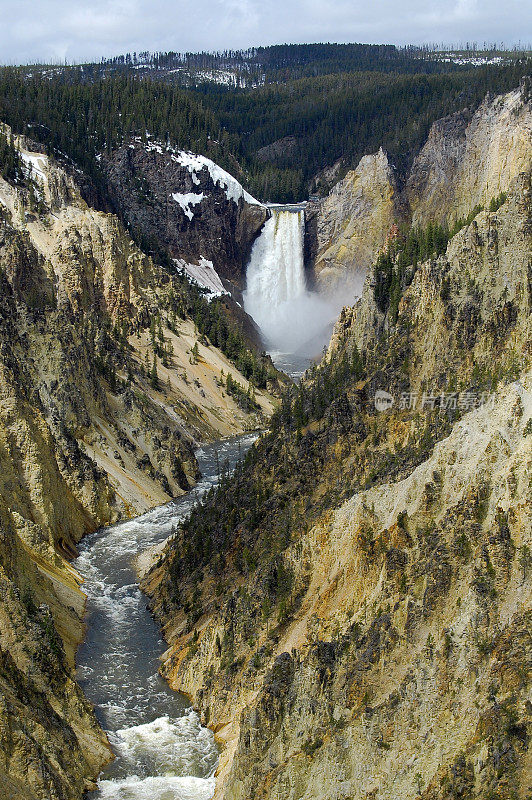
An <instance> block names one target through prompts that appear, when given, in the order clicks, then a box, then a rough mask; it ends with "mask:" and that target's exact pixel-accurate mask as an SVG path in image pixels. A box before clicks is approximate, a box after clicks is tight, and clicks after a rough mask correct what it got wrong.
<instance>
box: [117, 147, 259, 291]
mask: <svg viewBox="0 0 532 800" xmlns="http://www.w3.org/2000/svg"><path fill="white" fill-rule="evenodd" d="M181 155H182V154H180V152H179V151H174V150H173V149H167V148H165V147H162V146H161V145H157V144H154V145H143V144H142V143H140V142H135V143H133V144H130V145H128V146H123V147H121V148H119V149H118V150H117V151H115V152H114V153H113V154H112V155H111V156H110V157H109V158H107V159H105V161H104V166H105V172H106V176H107V180H108V185H109V192H110V196H111V197H112V198H113V199H114V201H115V203H116V205H117V207H118V208H119V209H120V211H121V214H122V215H123V218H124V219H125V220H126V221H127V223H128V225H129V226H131V228H133V229H137V230H139V231H140V232H141V234H142V235H143V236H144V237H145V239H146V242H147V244H148V246H149V243H150V241H152V242H155V241H156V242H157V243H158V245H160V246H162V247H163V248H166V250H167V251H168V252H169V254H170V255H171V257H172V258H179V259H184V260H185V261H187V262H191V263H198V258H199V257H200V256H203V257H204V258H206V259H208V260H209V261H212V262H213V264H214V268H215V269H216V271H217V272H218V274H219V275H220V276H221V277H222V278H224V279H226V280H227V281H230V282H231V283H233V284H234V285H235V286H237V287H239V288H241V287H242V286H243V283H244V279H245V267H246V263H247V259H248V256H249V253H250V251H251V246H252V244H253V241H254V239H255V237H256V236H257V233H258V232H259V230H260V228H261V227H262V225H263V224H264V222H265V220H266V219H267V216H268V212H267V209H266V208H265V207H264V206H263V205H261V204H260V203H257V202H256V201H253V198H250V197H249V196H248V195H246V193H245V192H244V191H243V189H242V187H241V186H240V185H239V184H238V183H237V181H236V180H235V179H234V178H232V177H231V176H227V178H224V177H223V175H222V172H223V171H222V170H220V168H219V167H217V166H216V165H214V164H213V163H212V162H209V161H208V159H202V162H204V163H205V166H202V163H199V162H198V163H197V164H196V167H195V168H192V166H191V164H192V163H193V162H194V161H195V160H196V161H198V157H195V156H190V155H189V154H188V158H185V159H184V160H183V159H181ZM185 155H187V154H185ZM180 159H181V160H180ZM182 161H184V162H185V163H181V162H182ZM207 164H209V165H212V167H211V168H210V169H209V167H208V166H207ZM226 175H227V173H226ZM229 178H231V180H230V181H229V180H228V179H229ZM176 198H177V199H176Z"/></svg>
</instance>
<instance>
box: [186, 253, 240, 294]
mask: <svg viewBox="0 0 532 800" xmlns="http://www.w3.org/2000/svg"><path fill="white" fill-rule="evenodd" d="M174 264H175V265H176V267H177V268H178V269H180V270H183V272H185V273H186V275H187V276H188V277H189V278H190V279H191V280H192V281H193V282H194V283H196V284H197V285H198V286H200V287H201V288H202V289H207V300H209V301H210V300H212V299H213V298H215V297H221V296H222V295H224V294H229V292H227V291H226V290H225V288H224V285H223V283H222V281H221V280H220V276H219V275H218V273H217V272H216V270H215V269H214V266H213V263H212V261H208V260H207V259H206V258H204V257H203V256H200V260H199V264H187V262H186V261H184V260H183V259H181V258H174Z"/></svg>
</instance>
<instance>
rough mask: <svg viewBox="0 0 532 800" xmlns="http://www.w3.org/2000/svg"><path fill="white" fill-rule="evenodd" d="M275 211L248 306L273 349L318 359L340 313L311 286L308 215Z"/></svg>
mask: <svg viewBox="0 0 532 800" xmlns="http://www.w3.org/2000/svg"><path fill="white" fill-rule="evenodd" d="M270 211H271V217H270V218H269V219H268V220H267V221H266V223H265V224H264V227H263V229H262V231H261V234H260V236H259V237H258V239H257V240H256V242H255V244H254V245H253V249H252V251H251V257H250V261H249V265H248V268H247V288H246V291H245V292H244V306H245V309H246V311H247V313H248V314H249V315H250V316H251V317H253V319H254V320H255V322H256V323H257V325H258V326H259V328H260V330H261V333H262V334H263V337H264V339H265V341H266V344H267V346H268V348H269V349H270V350H273V351H280V352H282V353H288V352H291V353H295V352H298V351H299V352H303V351H308V354H309V355H317V353H319V351H320V349H321V346H322V345H323V344H325V342H326V341H327V338H328V333H330V325H331V323H332V321H333V319H334V318H335V316H336V309H335V308H333V306H332V305H331V304H330V303H329V302H327V301H326V300H325V299H323V298H322V297H320V296H319V295H317V294H316V293H314V292H310V291H309V290H308V289H307V287H306V280H305V268H304V260H303V239H304V234H305V220H304V210H303V208H302V207H301V206H277V207H276V206H273V207H270ZM320 337H321V340H320ZM318 340H320V341H318ZM311 351H312V352H311Z"/></svg>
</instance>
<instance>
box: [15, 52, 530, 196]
mask: <svg viewBox="0 0 532 800" xmlns="http://www.w3.org/2000/svg"><path fill="white" fill-rule="evenodd" d="M445 57H446V58H447V56H445ZM473 60H475V59H473ZM478 60H479V59H478V58H476V61H478ZM483 60H484V61H490V59H489V58H484V59H483V58H480V61H481V62H482V61H483ZM491 60H493V59H491ZM455 61H459V62H461V63H458V64H456V63H454V62H455ZM469 61H471V59H469ZM506 61H507V62H509V63H497V64H489V63H483V64H482V65H481V66H476V67H472V66H471V64H470V63H467V62H468V57H467V55H466V56H464V55H463V54H460V57H458V56H456V57H451V56H449V60H447V61H444V60H443V56H442V55H441V54H435V53H431V52H430V51H426V52H425V51H420V50H409V49H405V50H398V49H397V48H394V47H391V46H380V45H283V46H276V47H269V48H257V49H252V50H249V51H239V52H228V53H214V54H212V53H211V54H209V53H197V54H185V55H180V54H176V53H166V54H155V55H150V54H149V53H140V54H138V55H137V54H135V53H133V54H132V55H131V54H128V55H126V56H118V57H116V58H115V59H111V60H109V61H105V62H102V63H101V64H89V65H83V66H78V67H64V66H63V67H49V66H48V67H34V66H32V67H22V68H2V69H0V116H1V117H2V119H4V120H6V121H7V122H8V123H9V124H10V125H11V126H12V128H13V129H14V130H16V131H17V132H20V133H29V134H31V136H32V137H33V138H34V139H37V140H38V141H39V142H40V143H42V144H45V145H46V146H48V147H49V148H51V149H53V150H55V151H56V152H57V151H61V153H63V154H67V155H68V156H69V157H70V158H72V159H73V160H74V161H75V162H77V163H78V164H79V165H80V166H81V167H82V168H83V169H84V170H85V172H87V173H88V174H89V175H90V176H91V179H92V180H93V181H94V183H95V184H96V186H97V187H98V189H99V191H100V192H101V194H102V197H103V198H104V199H105V195H106V188H105V180H104V179H103V176H102V174H101V170H100V167H99V161H98V159H99V157H100V156H101V154H102V153H104V152H105V153H107V154H110V153H111V152H113V151H114V150H116V149H117V148H118V147H120V146H121V145H122V144H124V143H127V142H128V141H130V140H131V138H132V137H133V136H141V137H145V136H146V133H147V132H148V133H149V134H151V135H152V136H154V137H156V138H158V139H160V140H163V141H167V142H169V143H170V144H171V145H172V146H176V147H178V148H180V149H190V150H192V151H194V152H197V153H201V154H203V155H206V156H208V157H209V158H212V159H213V160H214V161H216V163H218V164H220V165H221V166H223V167H224V168H225V169H227V170H228V171H229V172H231V173H232V174H234V175H235V177H236V178H238V180H239V181H240V182H241V183H242V184H243V185H244V186H245V188H246V189H248V190H249V191H250V192H251V194H253V195H254V196H256V197H258V198H260V199H263V200H272V201H277V202H290V201H296V200H301V199H302V198H304V197H305V196H308V194H309V192H313V191H315V187H316V185H317V184H316V176H317V175H318V174H319V173H322V171H323V170H325V169H327V168H330V167H331V166H333V165H335V164H336V165H337V168H336V170H335V171H334V172H333V173H332V175H331V176H330V178H327V179H325V180H323V179H322V180H320V181H318V183H319V184H320V191H322V190H323V191H327V190H328V189H329V188H330V185H331V180H332V181H334V180H337V179H338V177H342V174H345V172H347V170H348V169H349V168H351V167H353V166H356V164H357V163H358V161H359V160H360V158H361V157H362V156H363V155H366V154H368V153H371V152H374V151H375V150H377V149H378V148H379V147H380V146H383V147H384V148H385V149H386V150H387V151H388V152H389V154H390V158H391V160H392V161H393V163H394V164H395V165H396V166H397V167H398V169H399V172H403V171H405V170H406V169H407V168H408V166H409V165H410V164H411V162H412V160H413V158H414V157H415V155H416V154H417V152H419V150H420V148H421V147H422V145H423V144H424V142H425V140H426V137H427V134H428V131H429V128H430V125H431V124H432V123H433V122H434V121H435V120H436V119H438V118H441V117H442V116H445V115H446V114H450V113H452V112H454V111H457V110H461V109H463V108H465V107H471V108H473V109H474V108H476V107H477V106H478V105H479V104H480V102H481V100H482V99H483V97H484V96H485V94H486V93H487V92H493V93H494V94H498V93H502V92H505V91H508V90H509V89H512V88H515V87H516V86H517V85H518V83H519V80H520V78H521V77H522V76H523V75H524V74H527V73H530V60H527V59H526V58H518V57H517V56H515V55H508V58H507V59H506ZM463 62H466V63H463ZM175 83H177V84H181V85H175ZM287 143H289V146H287Z"/></svg>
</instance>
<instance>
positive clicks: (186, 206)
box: [172, 192, 205, 220]
mask: <svg viewBox="0 0 532 800" xmlns="http://www.w3.org/2000/svg"><path fill="white" fill-rule="evenodd" d="M204 197H205V195H204V194H203V192H202V193H201V194H194V192H188V193H187V194H180V193H179V192H176V193H175V194H173V195H172V199H173V200H175V201H176V203H179V205H180V206H181V208H182V210H183V213H184V214H186V216H187V217H188V218H189V220H192V218H193V216H194V212H193V211H192V208H191V206H197V205H198V204H199V203H201V201H202V200H203V198H204Z"/></svg>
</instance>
